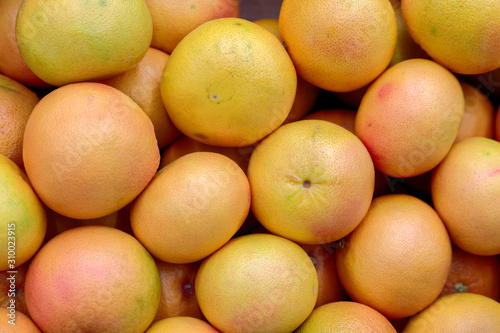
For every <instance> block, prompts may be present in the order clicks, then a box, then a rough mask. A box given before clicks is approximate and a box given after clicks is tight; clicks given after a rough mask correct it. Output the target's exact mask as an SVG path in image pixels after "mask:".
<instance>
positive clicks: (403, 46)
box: [389, 0, 429, 67]
mask: <svg viewBox="0 0 500 333" xmlns="http://www.w3.org/2000/svg"><path fill="white" fill-rule="evenodd" d="M390 1H391V5H392V8H393V9H394V14H395V15H396V22H397V26H398V38H397V40H396V49H395V50H394V54H393V55H392V59H391V62H390V63H389V67H390V66H393V65H395V64H397V63H399V62H401V61H404V60H408V59H413V58H424V59H428V58H429V56H428V55H427V53H425V51H424V50H422V48H421V47H420V46H419V45H418V44H417V43H415V41H414V40H413V38H412V37H411V35H410V33H409V32H408V28H407V26H406V22H405V18H404V16H403V11H402V10H401V0H390Z"/></svg>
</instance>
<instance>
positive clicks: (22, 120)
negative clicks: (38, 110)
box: [0, 74, 39, 168]
mask: <svg viewBox="0 0 500 333" xmlns="http://www.w3.org/2000/svg"><path fill="white" fill-rule="evenodd" d="M38 101H39V98H38V96H37V95H36V94H35V93H34V92H33V91H32V90H30V89H29V88H27V87H25V86H24V85H22V84H20V83H19V82H17V81H15V80H12V79H10V78H9V77H7V76H5V75H2V74H0V119H1V120H2V122H1V131H0V154H2V155H5V156H7V157H8V158H10V159H11V160H12V161H14V163H16V164H17V165H18V166H19V167H20V168H23V165H24V163H23V135H24V129H25V127H26V122H27V121H28V118H29V116H30V114H31V112H33V108H34V107H35V105H36V104H37V103H38Z"/></svg>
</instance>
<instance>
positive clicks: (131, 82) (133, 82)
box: [100, 48, 180, 149]
mask: <svg viewBox="0 0 500 333" xmlns="http://www.w3.org/2000/svg"><path fill="white" fill-rule="evenodd" d="M168 57H169V56H168V54H166V53H164V52H162V51H160V50H157V49H154V48H149V49H148V51H147V52H146V55H145V56H144V58H142V60H141V61H140V62H139V63H138V64H137V65H136V66H134V67H133V68H132V69H129V70H128V71H126V72H124V73H121V74H118V75H116V76H113V77H111V78H108V79H104V80H101V81H100V82H101V83H104V84H107V85H109V86H112V87H114V88H116V89H118V90H120V91H121V92H123V93H125V94H126V95H127V96H129V97H130V98H132V100H134V102H136V103H137V105H139V106H140V107H141V109H142V110H143V111H144V112H146V114H147V115H148V117H149V119H151V121H152V122H153V126H154V127H155V134H156V140H157V141H158V147H159V148H160V149H161V148H164V147H165V146H166V145H168V144H169V143H170V142H172V141H174V139H175V138H176V137H177V136H178V135H179V133H180V132H179V130H178V129H177V128H175V126H174V124H172V121H171V120H170V118H169V117H168V113H167V111H166V110H165V106H164V105H163V102H162V100H161V90H160V83H161V76H162V73H163V68H165V64H166V63H167V60H168Z"/></svg>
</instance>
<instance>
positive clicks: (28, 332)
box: [0, 307, 42, 333]
mask: <svg viewBox="0 0 500 333" xmlns="http://www.w3.org/2000/svg"><path fill="white" fill-rule="evenodd" d="M0 316H1V318H2V320H1V321H0V332H10V333H16V332H19V333H42V331H40V329H39V328H38V327H37V326H36V325H35V323H34V322H33V320H31V318H30V317H28V316H27V315H25V314H24V313H22V312H19V311H13V312H11V310H10V309H8V308H4V307H2V308H0Z"/></svg>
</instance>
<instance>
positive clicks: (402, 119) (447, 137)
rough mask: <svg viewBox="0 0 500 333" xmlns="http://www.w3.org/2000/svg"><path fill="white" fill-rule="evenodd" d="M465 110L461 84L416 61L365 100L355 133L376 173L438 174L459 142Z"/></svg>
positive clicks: (390, 74) (395, 70)
mask: <svg viewBox="0 0 500 333" xmlns="http://www.w3.org/2000/svg"><path fill="white" fill-rule="evenodd" d="M464 111H465V101H464V94H463V91H462V88H461V86H460V83H459V81H458V80H457V79H456V78H455V77H454V76H453V74H452V73H451V72H450V71H448V70H447V69H446V68H444V67H443V66H441V65H439V64H437V63H435V62H433V61H431V60H426V59H410V60H406V61H403V62H400V63H398V64H396V65H394V66H392V67H391V68H389V69H387V70H386V71H385V72H384V73H383V74H382V75H380V76H379V77H378V78H377V80H375V82H373V83H372V84H371V85H370V87H369V88H368V90H367V91H366V93H365V95H364V96H363V98H362V100H361V104H360V106H359V109H358V112H357V114H356V119H355V123H354V131H355V134H356V135H357V136H358V137H359V138H360V139H361V141H363V143H364V145H365V146H366V148H367V149H368V151H369V152H370V155H371V157H372V159H373V163H374V164H375V168H376V169H377V170H379V171H381V172H382V173H384V174H386V175H389V176H392V177H398V178H408V177H413V176H417V175H420V174H423V173H425V172H427V171H430V170H431V169H433V168H434V167H435V166H436V165H438V164H439V162H441V160H442V159H443V158H444V157H445V156H446V154H447V153H448V151H449V150H450V148H451V145H452V144H453V142H454V141H455V138H456V136H457V133H458V129H459V127H460V124H461V122H462V119H463V116H464Z"/></svg>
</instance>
